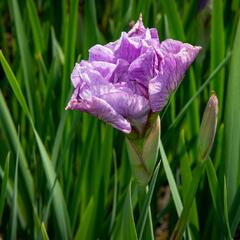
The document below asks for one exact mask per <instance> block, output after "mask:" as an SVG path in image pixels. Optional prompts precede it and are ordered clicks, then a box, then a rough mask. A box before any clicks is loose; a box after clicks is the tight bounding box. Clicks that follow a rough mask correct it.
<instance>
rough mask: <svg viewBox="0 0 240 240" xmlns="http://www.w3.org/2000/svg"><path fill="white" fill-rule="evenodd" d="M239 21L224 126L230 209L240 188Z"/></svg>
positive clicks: (230, 71)
mask: <svg viewBox="0 0 240 240" xmlns="http://www.w3.org/2000/svg"><path fill="white" fill-rule="evenodd" d="M239 46H240V20H239V21H238V28H237V32H236V37H235V41H234V46H233V51H232V58H231V64H230V70H229V79H228V86H227V96H226V104H225V125H224V133H225V137H224V138H225V139H224V145H223V147H224V153H225V155H224V159H225V166H226V167H225V168H226V169H225V171H226V178H227V189H228V192H227V194H228V208H229V209H230V207H231V205H232V203H233V199H234V196H235V194H236V191H237V189H238V188H239V186H240V151H239V146H240V128H239V122H240V107H239V103H240V81H239V66H240V51H239Z"/></svg>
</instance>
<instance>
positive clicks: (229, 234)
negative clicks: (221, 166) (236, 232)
mask: <svg viewBox="0 0 240 240" xmlns="http://www.w3.org/2000/svg"><path fill="white" fill-rule="evenodd" d="M223 203H224V205H223V207H224V217H225V221H226V225H227V231H228V239H233V238H232V236H231V230H230V225H229V220H228V204H227V183H226V178H225V177H224V188H223Z"/></svg>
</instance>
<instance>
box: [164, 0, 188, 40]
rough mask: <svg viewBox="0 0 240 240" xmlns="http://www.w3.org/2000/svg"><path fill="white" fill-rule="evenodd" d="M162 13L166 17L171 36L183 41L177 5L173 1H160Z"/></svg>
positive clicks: (183, 36) (183, 35)
mask: <svg viewBox="0 0 240 240" xmlns="http://www.w3.org/2000/svg"><path fill="white" fill-rule="evenodd" d="M161 4H162V6H163V9H164V12H165V13H166V15H167V18H168V22H169V26H170V31H171V35H172V37H173V38H174V39H179V40H181V41H184V40H185V34H184V30H183V25H182V22H181V19H180V16H179V14H178V10H177V5H176V3H175V1H174V0H162V1H161Z"/></svg>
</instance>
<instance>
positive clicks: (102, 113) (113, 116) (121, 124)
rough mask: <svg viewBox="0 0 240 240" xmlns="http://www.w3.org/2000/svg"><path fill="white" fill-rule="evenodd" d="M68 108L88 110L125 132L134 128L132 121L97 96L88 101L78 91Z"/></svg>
mask: <svg viewBox="0 0 240 240" xmlns="http://www.w3.org/2000/svg"><path fill="white" fill-rule="evenodd" d="M66 109H67V110H69V109H70V110H79V111H81V112H87V113H89V114H91V115H93V116H95V117H97V118H99V119H101V120H103V121H104V122H106V123H109V124H111V125H112V126H113V127H114V128H116V129H118V130H120V131H122V132H124V133H130V132H131V129H132V128H131V125H130V123H129V122H128V121H127V120H126V119H125V118H124V117H123V116H122V115H121V114H119V113H118V112H117V111H116V110H115V109H114V108H113V107H112V106H111V105H110V104H108V103H107V102H106V101H104V100H103V99H100V98H98V97H95V96H93V97H92V98H91V101H87V100H83V99H79V98H78V97H77V93H75V94H73V96H72V98H71V100H70V101H69V103H68V105H67V107H66Z"/></svg>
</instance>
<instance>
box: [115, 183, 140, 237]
mask: <svg viewBox="0 0 240 240" xmlns="http://www.w3.org/2000/svg"><path fill="white" fill-rule="evenodd" d="M131 185H132V184H131V182H130V184H129V186H128V192H127V195H126V197H125V201H124V206H123V217H122V222H121V228H120V229H121V230H120V236H119V239H124V240H137V239H138V238H137V232H136V227H135V222H134V217H133V208H132V199H131Z"/></svg>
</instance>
